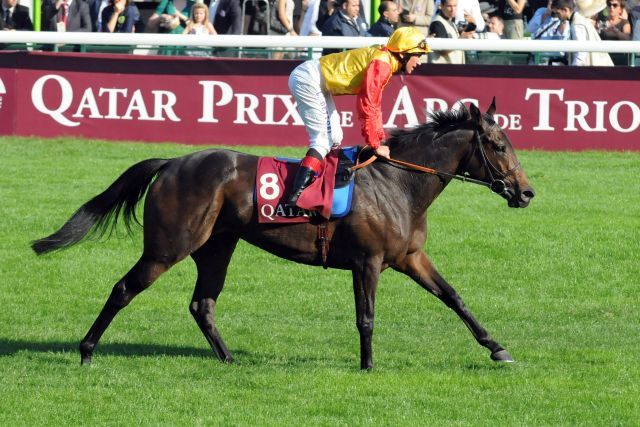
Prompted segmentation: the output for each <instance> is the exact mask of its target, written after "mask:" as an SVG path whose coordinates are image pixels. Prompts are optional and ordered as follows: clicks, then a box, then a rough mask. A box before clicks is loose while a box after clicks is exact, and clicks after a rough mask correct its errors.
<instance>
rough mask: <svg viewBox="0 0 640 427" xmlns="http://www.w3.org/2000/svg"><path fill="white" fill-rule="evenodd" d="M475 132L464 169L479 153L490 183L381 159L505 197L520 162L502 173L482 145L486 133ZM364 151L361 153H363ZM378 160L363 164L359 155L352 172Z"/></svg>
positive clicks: (370, 160)
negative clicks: (508, 182)
mask: <svg viewBox="0 0 640 427" xmlns="http://www.w3.org/2000/svg"><path fill="white" fill-rule="evenodd" d="M474 132H475V138H474V141H473V142H474V143H473V149H472V150H471V151H470V152H469V154H468V155H467V157H466V160H465V161H464V167H463V169H466V168H467V166H469V162H470V161H471V159H472V158H473V156H474V154H475V153H476V151H479V153H480V160H481V162H482V165H483V166H484V168H485V170H486V171H487V174H488V175H489V181H482V180H479V179H475V178H471V177H469V173H468V172H467V171H464V172H463V173H462V174H453V173H448V172H443V171H439V170H437V169H433V168H429V167H426V166H420V165H417V164H415V163H409V162H405V161H402V160H398V159H392V158H386V157H381V158H380V159H381V160H383V161H385V162H389V163H394V164H397V165H401V166H404V167H406V168H409V169H412V170H416V171H420V172H424V173H428V174H431V175H437V176H439V177H441V178H449V179H456V180H458V181H462V182H470V183H472V184H478V185H482V186H484V187H488V188H489V189H491V191H493V192H494V193H496V194H499V195H504V194H505V193H507V184H506V183H505V182H504V179H505V178H507V177H508V176H509V175H511V174H512V173H514V172H515V171H517V170H518V169H520V167H521V166H520V162H518V164H516V165H515V166H514V167H512V168H511V169H509V170H506V171H501V170H500V169H498V168H497V167H496V166H495V165H494V164H493V163H491V160H489V157H487V152H486V150H485V149H484V146H483V144H482V138H483V137H484V136H485V133H484V131H478V130H476V131H474ZM362 151H364V150H362ZM362 151H361V152H360V153H362ZM377 158H378V156H376V155H375V154H374V155H373V156H371V157H370V158H369V159H367V160H366V161H364V162H363V163H360V155H358V159H357V161H356V164H355V166H353V167H352V168H351V172H354V171H356V170H358V169H361V168H363V167H365V166H367V165H369V164H370V163H372V162H373V161H375V160H376V159H377Z"/></svg>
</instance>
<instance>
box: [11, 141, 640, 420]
mask: <svg viewBox="0 0 640 427" xmlns="http://www.w3.org/2000/svg"><path fill="white" fill-rule="evenodd" d="M0 146H1V147H2V161H1V164H2V168H1V170H0V201H1V202H2V203H1V204H0V218H2V225H1V226H0V260H2V261H1V263H0V308H1V309H0V425H7V426H8V425H131V424H139V425H301V424H302V425H331V426H335V425H345V426H347V425H348V426H353V425H363V426H364V425H367V426H371V425H461V426H463V425H464V426H467V425H605V426H610V425H637V423H638V419H640V385H639V384H640V348H639V345H638V342H639V341H638V337H639V336H640V330H639V329H640V327H639V325H640V315H639V314H638V313H639V310H638V296H637V295H638V278H640V263H639V262H638V254H640V243H639V242H640V238H639V235H638V234H639V230H640V191H639V190H640V185H639V183H638V176H640V174H639V173H638V172H639V170H640V154H638V153H603V152H584V153H545V152H522V153H520V160H521V161H522V164H523V166H524V169H525V170H526V172H527V173H528V175H529V178H530V180H531V183H532V185H533V186H534V187H535V189H536V191H537V196H536V198H535V199H534V200H533V202H532V204H531V206H530V207H529V208H527V209H523V210H516V209H509V208H507V206H506V203H505V202H504V201H503V200H502V199H500V198H499V197H496V196H494V195H492V194H491V193H490V192H488V191H487V190H486V189H483V188H481V187H477V186H473V185H469V184H462V183H457V182H456V183H452V184H451V185H450V186H449V188H447V190H446V191H445V193H444V194H443V195H442V196H441V197H440V198H439V199H438V200H437V201H436V202H435V203H434V205H433V207H432V208H431V209H430V212H429V232H430V236H429V240H428V242H427V245H426V246H427V247H426V250H427V253H428V254H429V255H430V256H431V258H432V259H433V261H434V263H435V264H436V265H437V266H438V268H439V269H440V271H441V273H442V274H443V275H444V277H446V278H447V279H448V280H449V281H450V283H452V284H453V285H454V286H455V287H456V289H457V290H458V292H459V293H460V295H461V296H462V297H463V298H464V299H465V301H466V303H467V305H468V306H469V308H470V309H471V310H472V311H473V312H474V314H475V315H476V317H477V318H478V319H479V320H480V321H481V323H482V324H483V325H484V326H485V327H486V328H487V329H488V330H489V331H491V333H492V334H493V336H494V337H495V338H496V339H497V340H498V341H499V342H500V343H502V344H503V345H504V346H505V347H506V348H507V349H508V350H509V351H510V352H511V354H512V355H513V356H514V358H515V359H516V361H517V362H516V363H515V364H510V365H498V364H495V363H493V362H491V361H490V360H489V357H488V356H489V354H488V352H487V351H486V350H485V349H484V348H482V347H480V346H479V345H477V344H476V343H475V341H474V340H473V338H472V337H471V335H470V334H469V332H468V331H467V330H466V328H465V326H464V325H463V323H462V322H461V321H460V320H459V319H458V318H457V317H456V316H455V315H454V314H453V313H452V312H451V311H450V310H448V309H447V308H446V307H445V306H444V305H443V304H442V303H440V302H439V301H438V300H437V299H435V298H434V297H432V296H430V295H428V294H427V293H426V292H424V291H423V290H421V289H420V288H419V287H418V286H417V285H415V284H414V283H413V282H412V281H411V280H410V279H409V278H407V277H404V276H402V275H400V274H397V273H395V272H391V271H388V272H385V273H384V274H383V275H382V276H381V282H380V287H379V292H378V299H377V306H376V309H377V311H376V315H377V316H376V331H375V335H374V361H375V363H376V368H375V369H374V370H373V371H372V372H368V373H367V372H361V371H360V370H359V345H358V335H357V331H356V328H355V321H354V317H355V313H354V308H353V296H352V290H351V279H350V275H349V273H348V272H343V271H337V270H328V271H325V270H322V269H321V268H311V267H307V266H301V265H296V264H293V263H289V262H286V261H283V260H281V259H278V258H275V257H274V256H272V255H270V254H267V253H265V252H262V251H260V250H258V249H255V248H253V247H251V246H249V245H247V244H240V245H239V246H238V250H237V251H236V253H235V254H234V258H233V260H232V264H231V266H230V269H229V274H228V278H227V284H226V288H225V291H224V292H223V293H222V295H221V297H220V300H219V306H218V310H217V322H218V325H219V329H220V331H221V334H222V336H223V337H225V340H226V342H227V344H228V346H229V347H230V350H231V352H232V353H233V354H234V356H235V358H236V360H237V363H236V364H235V365H225V364H221V363H219V362H218V361H217V360H216V359H215V358H214V357H213V355H212V353H211V351H210V349H209V348H208V345H207V343H206V342H205V340H204V338H203V337H202V335H201V333H200V332H199V330H198V328H197V327H196V325H195V322H193V320H192V319H191V316H190V314H189V312H188V309H187V307H188V303H189V301H190V298H191V292H192V290H193V283H194V280H195V271H194V265H193V262H192V261H190V260H186V261H184V262H182V263H181V264H179V265H177V266H176V267H174V268H173V269H172V270H170V271H169V272H168V273H166V274H165V275H164V276H162V277H161V278H160V279H159V280H158V281H157V282H156V283H155V284H154V285H153V286H152V287H151V288H150V289H149V290H147V291H146V292H144V293H143V294H142V295H141V296H139V297H138V298H137V299H135V300H134V301H133V302H132V303H131V304H130V306H129V307H127V308H126V309H125V310H123V311H122V312H121V313H120V314H119V315H118V316H117V317H116V319H115V320H114V322H113V323H112V325H111V327H110V328H109V329H108V330H107V331H106V333H105V335H104V337H103V339H102V340H101V342H100V344H99V345H98V347H97V349H96V352H95V355H94V359H93V360H94V363H93V364H92V365H91V366H90V367H87V366H84V367H81V366H80V364H79V353H78V351H77V346H78V343H79V341H80V340H81V339H82V337H83V336H84V334H85V333H86V331H87V330H88V329H89V327H90V325H91V323H92V322H93V320H94V319H95V317H96V316H97V314H98V312H99V310H100V309H101V308H102V305H103V304H104V302H105V301H106V298H107V296H108V294H109V292H110V290H111V287H112V286H113V284H114V283H115V282H116V281H117V280H118V279H119V278H120V277H121V276H122V275H123V274H125V273H126V271H127V270H128V268H129V267H130V266H131V265H133V263H134V262H135V260H136V259H137V257H138V256H139V254H140V248H141V242H140V240H141V239H140V237H141V233H140V230H139V229H138V230H137V231H136V232H135V233H134V235H133V237H132V238H131V237H127V236H126V235H125V233H121V236H113V237H112V238H111V239H110V240H108V241H88V242H84V243H82V244H80V245H77V246H75V247H73V248H71V249H69V250H67V251H64V252H60V253H54V254H51V255H47V256H43V257H36V256H35V255H34V254H33V253H32V252H31V251H30V248H29V242H30V241H31V240H33V239H36V238H40V237H42V236H45V235H47V234H49V233H51V232H53V231H54V230H56V229H57V228H58V227H59V226H61V225H62V223H63V222H64V221H65V220H66V219H67V218H68V217H69V216H70V215H71V214H72V213H73V212H74V211H75V209H77V208H78V207H79V206H80V205H81V204H82V203H84V202H85V201H86V200H88V199H89V198H90V197H92V196H94V195H96V194H97V193H99V192H100V191H102V190H103V189H104V188H106V187H107V186H108V185H109V184H110V183H111V182H113V180H114V179H115V178H116V177H117V176H118V175H119V174H120V173H121V172H122V171H124V170H125V169H126V168H127V167H128V166H130V165H131V164H133V163H134V162H136V161H139V160H142V159H144V158H150V157H173V156H178V155H181V154H185V153H188V152H192V151H194V150H197V149H199V148H198V147H189V146H178V145H170V144H134V143H107V142H96V141H84V140H38V139H27V138H5V139H4V140H3V141H2V142H0ZM240 150H241V151H251V152H253V153H255V154H264V155H273V154H276V153H277V154H284V155H289V156H294V155H299V156H300V155H302V154H303V150H302V149H288V150H279V149H273V148H248V147H242V148H241V149H240Z"/></svg>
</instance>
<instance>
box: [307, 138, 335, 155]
mask: <svg viewBox="0 0 640 427" xmlns="http://www.w3.org/2000/svg"><path fill="white" fill-rule="evenodd" d="M327 142H328V141H326V140H325V141H323V142H320V141H319V140H316V141H314V142H312V143H311V145H309V149H310V150H315V151H316V152H317V153H318V154H319V155H320V156H322V158H323V159H324V158H325V157H327V154H329V151H331V146H330V145H329V144H328V143H327Z"/></svg>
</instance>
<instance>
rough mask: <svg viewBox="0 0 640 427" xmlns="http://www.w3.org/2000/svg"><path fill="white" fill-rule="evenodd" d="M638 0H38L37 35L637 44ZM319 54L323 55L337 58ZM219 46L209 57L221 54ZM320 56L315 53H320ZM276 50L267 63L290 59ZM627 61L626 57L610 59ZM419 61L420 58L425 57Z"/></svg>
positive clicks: (9, 24) (574, 58)
mask: <svg viewBox="0 0 640 427" xmlns="http://www.w3.org/2000/svg"><path fill="white" fill-rule="evenodd" d="M1 1H2V12H3V16H2V19H0V29H1V30H32V29H33V24H32V22H31V19H30V12H29V9H28V8H27V7H25V6H22V5H20V4H18V0H1ZM639 1H640V0H483V1H481V2H480V1H479V0H393V1H392V0H384V1H382V2H381V3H380V6H379V7H378V12H379V16H380V17H379V19H377V21H376V22H374V23H372V25H370V23H369V22H367V19H366V17H365V13H364V8H363V5H362V0H206V1H205V2H204V3H203V2H202V0H199V1H194V0H160V1H159V2H158V3H157V5H156V8H155V10H154V11H153V12H152V13H151V14H150V15H148V14H147V15H148V17H147V18H146V19H145V17H144V16H143V14H142V13H141V11H140V10H139V9H138V7H137V5H136V3H135V2H134V1H133V0H43V1H42V10H41V20H42V21H41V22H42V24H41V29H42V30H43V31H87V32H88V31H100V32H124V33H131V32H157V33H171V34H210V35H216V34H237V35H240V34H262V35H287V36H292V37H293V36H298V35H303V36H321V35H325V36H327V35H330V36H362V37H366V36H376V37H387V36H389V35H390V34H391V33H392V32H393V31H394V29H396V28H398V27H401V26H415V27H416V28H418V29H420V31H422V32H423V34H424V35H425V37H427V38H430V37H436V38H454V39H458V38H478V39H525V38H530V39H536V40H537V39H553V40H570V39H573V40H640V3H636V2H639ZM335 51H336V50H335V49H325V50H324V51H323V52H322V54H323V55H324V54H328V53H332V52H335ZM224 52H225V50H224V49H218V50H217V51H216V54H217V55H224ZM318 54H320V53H318ZM296 55H297V53H296V52H295V51H291V50H289V51H287V50H280V51H277V52H275V53H274V54H273V57H274V58H283V57H296ZM468 56H469V55H468V53H467V54H465V52H463V51H448V52H447V51H438V52H433V53H432V54H431V55H430V57H429V61H430V62H434V63H458V64H461V63H465V61H466V58H467V57H468ZM611 58H612V59H613V62H614V63H615V64H627V63H628V55H626V54H623V55H615V54H614V55H611ZM425 59H426V58H425ZM534 62H535V63H544V64H551V65H556V64H573V65H609V64H608V61H607V60H606V58H603V57H600V58H598V57H592V56H590V55H585V54H580V53H578V54H572V55H568V54H564V53H562V52H543V53H541V54H538V55H536V56H535V61H534V58H533V57H532V58H531V63H534Z"/></svg>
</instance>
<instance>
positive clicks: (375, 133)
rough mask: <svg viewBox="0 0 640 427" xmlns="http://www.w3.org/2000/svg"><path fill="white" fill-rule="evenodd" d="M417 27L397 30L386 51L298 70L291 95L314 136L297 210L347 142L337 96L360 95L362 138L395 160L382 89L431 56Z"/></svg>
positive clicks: (296, 192)
mask: <svg viewBox="0 0 640 427" xmlns="http://www.w3.org/2000/svg"><path fill="white" fill-rule="evenodd" d="M430 51H431V49H429V46H428V45H427V43H426V41H425V37H424V34H422V32H420V30H418V29H417V28H415V27H402V28H398V29H397V30H395V31H394V33H393V34H392V35H391V37H389V40H388V42H387V45H386V46H371V47H362V48H358V49H352V50H346V51H344V52H339V53H334V54H331V55H326V56H323V57H321V58H320V59H312V60H309V61H305V62H303V63H302V64H300V65H298V66H297V67H296V68H295V69H294V70H293V72H292V73H291V75H290V76H289V90H290V91H291V94H292V95H293V97H294V98H295V100H296V102H297V108H298V113H300V117H301V118H302V121H303V122H304V125H305V128H306V130H307V134H308V135H309V140H310V144H309V150H308V151H307V153H306V155H305V157H304V159H302V162H301V163H300V167H299V168H298V171H297V173H296V176H295V179H294V182H293V190H292V192H291V195H290V196H289V199H288V201H287V204H289V205H290V206H294V205H295V204H296V202H297V201H298V197H300V194H301V193H302V191H303V190H304V189H305V188H306V187H307V186H308V185H309V184H311V181H312V180H313V177H314V175H315V173H317V172H318V171H319V170H320V166H321V165H322V161H323V159H324V158H325V156H326V155H327V154H328V153H329V151H330V150H331V149H332V148H335V147H338V146H339V145H340V143H341V142H342V129H341V128H340V117H339V115H338V111H337V110H336V106H335V103H334V102H333V95H336V96H338V95H357V100H356V102H357V111H358V117H359V118H360V122H361V124H362V136H363V137H364V140H365V142H366V143H367V145H368V146H370V147H371V148H372V149H373V150H374V151H375V153H376V154H377V155H378V156H382V157H389V147H387V146H385V145H381V144H382V142H383V141H384V140H385V139H386V135H385V132H384V129H383V128H382V111H381V103H382V90H383V89H384V87H385V86H386V85H387V83H388V82H389V79H390V78H391V76H392V75H393V74H394V73H397V72H405V73H406V74H411V73H412V72H413V70H414V68H415V67H417V66H418V65H420V56H422V55H425V54H427V53H428V52H430Z"/></svg>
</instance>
